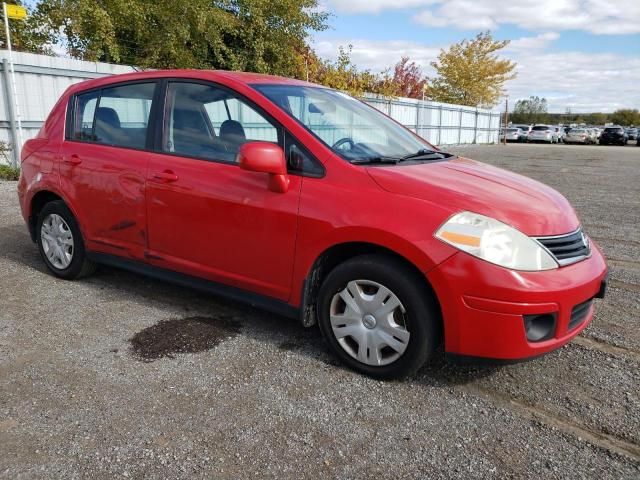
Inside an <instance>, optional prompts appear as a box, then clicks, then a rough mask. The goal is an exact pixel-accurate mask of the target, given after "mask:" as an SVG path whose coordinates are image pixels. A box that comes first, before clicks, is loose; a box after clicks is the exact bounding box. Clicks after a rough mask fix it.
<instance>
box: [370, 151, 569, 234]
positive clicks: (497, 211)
mask: <svg viewBox="0 0 640 480" xmlns="http://www.w3.org/2000/svg"><path fill="white" fill-rule="evenodd" d="M367 171H368V172H369V175H370V176H371V177H372V178H373V180H374V181H375V182H376V183H377V184H378V185H379V186H380V187H381V188H383V189H384V190H387V191H389V192H392V193H395V194H400V195H406V196H409V197H414V198H419V199H422V200H426V201H429V202H432V203H435V204H438V205H440V206H446V207H449V208H450V209H451V214H453V213H455V212H458V211H462V210H469V211H472V212H476V213H480V214H483V215H486V216H489V217H493V218H495V219H497V220H500V221H501V222H504V223H506V224H508V225H511V226H513V227H515V228H517V229H518V230H520V231H521V232H523V233H524V234H526V235H530V236H544V235H561V234H564V233H569V232H572V231H574V230H576V229H577V228H578V226H579V224H580V223H579V220H578V218H577V216H576V213H575V211H574V210H573V208H572V207H571V205H570V204H569V202H568V201H567V199H566V198H564V197H563V196H562V195H560V194H559V193H558V192H556V191H555V190H554V189H552V188H551V187H548V186H546V185H544V184H542V183H540V182H537V181H535V180H532V179H530V178H527V177H524V176H522V175H518V174H516V173H512V172H509V171H506V170H502V169H500V168H496V167H493V166H490V165H487V164H484V163H480V162H476V161H474V160H469V159H466V158H456V159H453V160H448V161H443V162H434V163H422V164H415V165H397V166H393V167H370V168H368V169H367ZM444 220H445V219H443V221H444Z"/></svg>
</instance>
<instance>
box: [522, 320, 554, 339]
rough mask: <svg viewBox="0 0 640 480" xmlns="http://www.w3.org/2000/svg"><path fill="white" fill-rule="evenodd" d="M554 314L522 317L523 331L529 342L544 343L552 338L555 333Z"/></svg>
mask: <svg viewBox="0 0 640 480" xmlns="http://www.w3.org/2000/svg"><path fill="white" fill-rule="evenodd" d="M556 317H557V314H555V313H541V314H537V315H524V317H523V318H524V330H525V332H526V334H527V340H528V341H529V342H534V343H535V342H544V341H545V340H549V339H550V338H553V336H554V334H555V333H556Z"/></svg>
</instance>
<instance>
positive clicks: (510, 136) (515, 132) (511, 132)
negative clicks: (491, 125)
mask: <svg viewBox="0 0 640 480" xmlns="http://www.w3.org/2000/svg"><path fill="white" fill-rule="evenodd" d="M505 137H506V140H507V142H524V141H526V140H527V136H526V135H525V133H524V132H523V131H522V130H521V129H519V128H507V130H506V131H504V130H503V131H502V132H500V141H504V140H505Z"/></svg>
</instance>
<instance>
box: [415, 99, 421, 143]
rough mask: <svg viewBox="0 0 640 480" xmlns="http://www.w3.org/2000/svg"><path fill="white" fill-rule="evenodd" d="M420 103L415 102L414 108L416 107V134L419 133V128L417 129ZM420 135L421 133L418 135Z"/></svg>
mask: <svg viewBox="0 0 640 480" xmlns="http://www.w3.org/2000/svg"><path fill="white" fill-rule="evenodd" d="M421 106H422V105H421V104H420V103H416V104H415V108H416V133H417V134H418V135H420V130H419V126H420V107H421ZM420 136H421V137H422V135H420Z"/></svg>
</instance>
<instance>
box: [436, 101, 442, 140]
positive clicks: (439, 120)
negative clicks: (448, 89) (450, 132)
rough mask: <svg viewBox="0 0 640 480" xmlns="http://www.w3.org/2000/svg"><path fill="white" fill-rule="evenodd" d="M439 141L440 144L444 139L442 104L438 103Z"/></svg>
mask: <svg viewBox="0 0 640 480" xmlns="http://www.w3.org/2000/svg"><path fill="white" fill-rule="evenodd" d="M438 110H439V111H438V143H437V145H440V142H441V141H442V105H438Z"/></svg>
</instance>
